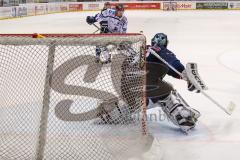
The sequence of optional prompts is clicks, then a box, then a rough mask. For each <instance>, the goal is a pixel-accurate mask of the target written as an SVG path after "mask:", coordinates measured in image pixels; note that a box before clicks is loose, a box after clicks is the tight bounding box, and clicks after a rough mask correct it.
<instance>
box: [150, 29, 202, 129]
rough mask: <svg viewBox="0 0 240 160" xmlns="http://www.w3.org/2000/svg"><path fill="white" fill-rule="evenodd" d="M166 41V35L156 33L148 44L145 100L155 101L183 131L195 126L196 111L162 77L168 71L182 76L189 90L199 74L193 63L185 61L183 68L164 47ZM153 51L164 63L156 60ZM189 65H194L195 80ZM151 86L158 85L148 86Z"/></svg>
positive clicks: (176, 75) (170, 73) (198, 115)
mask: <svg viewBox="0 0 240 160" xmlns="http://www.w3.org/2000/svg"><path fill="white" fill-rule="evenodd" d="M167 45H168V38H167V35H165V34H163V33H158V34H156V35H155V36H154V37H153V38H152V40H151V46H149V48H148V51H147V54H146V62H147V63H146V68H147V70H148V72H149V73H148V74H147V86H148V87H147V89H148V90H150V92H147V97H148V101H147V102H149V101H150V100H151V101H152V102H153V103H154V104H158V105H157V106H160V107H161V108H162V110H163V112H164V113H165V114H166V116H167V117H168V118H169V119H170V120H171V121H172V122H173V123H174V124H175V125H177V126H179V127H180V128H181V129H182V130H183V131H185V132H187V131H189V130H190V129H192V128H194V127H195V124H196V122H197V119H198V118H199V117H200V113H199V112H198V111H197V110H195V109H193V108H191V107H190V106H189V105H188V104H187V103H186V101H185V100H184V99H183V98H182V97H181V95H180V94H179V93H178V92H177V91H176V90H175V89H174V88H173V86H172V85H171V84H169V83H167V82H165V81H164V80H163V78H164V76H165V74H168V75H170V76H172V77H174V78H178V79H184V80H186V81H187V84H188V90H189V91H194V90H195V91H197V89H196V87H195V85H193V84H195V81H198V82H199V81H200V80H201V78H200V76H199V75H198V72H197V68H196V64H194V63H188V64H187V67H186V68H185V67H184V66H183V64H182V63H181V62H180V61H179V59H178V58H177V57H176V55H175V54H174V53H173V52H171V51H170V50H168V49H167ZM153 52H154V54H157V55H158V56H159V57H160V58H162V59H163V60H164V61H165V62H167V63H164V62H163V60H160V58H158V57H157V56H156V55H154V54H153ZM167 64H168V65H167ZM189 65H191V67H189ZM170 66H172V67H173V68H174V69H176V70H177V71H178V72H180V73H182V75H183V77H180V75H178V74H177V73H176V72H175V71H174V70H173V69H171V68H170ZM191 69H195V75H194V77H196V76H198V79H196V80H195V79H191V78H190V77H191V76H190V75H191V74H192V70H191ZM201 84H203V87H205V86H204V83H203V82H201ZM153 86H158V87H157V88H151V87H153ZM152 106H156V105H152Z"/></svg>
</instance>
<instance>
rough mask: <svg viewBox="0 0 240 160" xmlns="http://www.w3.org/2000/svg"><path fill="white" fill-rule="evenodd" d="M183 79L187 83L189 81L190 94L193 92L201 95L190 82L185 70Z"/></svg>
mask: <svg viewBox="0 0 240 160" xmlns="http://www.w3.org/2000/svg"><path fill="white" fill-rule="evenodd" d="M182 79H184V80H185V81H187V88H188V90H189V91H190V92H192V91H196V93H199V92H200V91H199V90H197V88H196V87H195V86H194V85H193V84H192V83H191V82H190V80H189V78H188V76H187V73H186V70H184V71H183V72H182Z"/></svg>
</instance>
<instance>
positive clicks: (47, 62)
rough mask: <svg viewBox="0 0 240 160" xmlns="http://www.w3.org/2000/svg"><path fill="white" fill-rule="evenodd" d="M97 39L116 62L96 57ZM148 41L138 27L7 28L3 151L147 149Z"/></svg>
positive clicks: (47, 153) (61, 155)
mask: <svg viewBox="0 0 240 160" xmlns="http://www.w3.org/2000/svg"><path fill="white" fill-rule="evenodd" d="M97 45H98V46H99V45H101V46H103V47H106V49H107V51H108V52H109V53H111V55H112V62H111V63H109V64H104V65H102V64H99V63H95V61H94V60H95V50H96V46H97ZM109 45H111V47H108V46H109ZM144 47H145V37H144V36H143V35H138V34H136V35H135V34H132V35H99V36H96V35H46V38H43V39H35V38H31V36H30V35H8V36H7V35H5V36H3V35H1V36H0V95H1V96H0V159H4V160H5V159H6V160H8V159H18V160H21V159H22V160H27V159H29V160H32V159H38V160H40V159H50V160H53V159H58V160H59V159H66V160H69V159H77V160H79V159H84V160H85V159H91V160H92V159H104V160H107V159H128V158H130V157H134V156H136V154H142V153H143V152H144V151H145V150H146V147H147V145H148V144H149V143H150V142H151V140H150V139H148V138H149V137H148V136H146V124H145V121H144V118H143V115H144V114H143V111H144V110H145V108H144V107H145V104H144V100H143V93H142V90H143V84H144V76H143V74H140V73H141V71H142V68H141V67H140V62H141V60H142V57H143V56H142V55H143V54H144ZM145 140H146V141H145Z"/></svg>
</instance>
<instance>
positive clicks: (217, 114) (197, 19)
mask: <svg viewBox="0 0 240 160" xmlns="http://www.w3.org/2000/svg"><path fill="white" fill-rule="evenodd" d="M95 13H96V12H76V13H62V14H52V15H42V16H37V17H27V18H21V19H14V20H4V21H1V22H0V33H35V32H37V33H92V32H94V31H95V30H96V28H94V26H90V25H88V24H87V23H86V22H85V18H86V16H87V15H94V14H95ZM126 16H127V17H128V21H129V29H128V32H139V31H143V32H144V34H145V35H146V37H147V40H148V43H149V42H150V39H151V37H152V36H153V35H154V34H155V33H157V32H164V33H166V34H167V35H168V38H169V41H170V43H169V49H171V50H172V51H173V52H176V54H177V56H178V57H179V58H180V59H181V60H182V62H183V63H187V62H197V63H198V65H199V72H200V75H201V76H202V78H203V79H204V81H205V82H206V84H207V85H208V87H209V91H207V93H209V95H211V96H212V97H214V98H215V99H216V100H217V101H219V102H220V103H221V104H223V105H227V104H228V102H229V101H230V100H233V101H234V102H235V103H236V104H237V108H236V111H235V112H234V113H233V115H232V116H231V117H229V116H228V115H226V114H225V113H224V112H222V111H221V110H219V109H218V108H217V107H215V106H214V104H212V103H211V102H210V101H208V100H207V99H206V98H205V97H204V96H202V95H201V94H194V93H190V92H188V91H187V89H186V84H185V82H183V81H179V80H175V79H173V78H166V79H167V80H169V81H170V82H171V83H172V84H174V86H175V88H176V89H177V90H178V91H179V92H180V93H181V94H182V96H183V97H184V98H185V99H186V100H187V101H188V103H189V104H190V105H191V106H192V107H194V108H196V109H198V110H199V111H200V112H201V113H202V116H201V118H200V121H199V123H198V125H197V127H196V129H195V130H193V131H192V132H191V133H189V135H184V134H183V133H182V132H180V131H179V130H178V128H176V127H174V126H173V125H171V124H170V123H169V122H167V120H165V119H164V117H160V116H159V112H160V113H161V111H159V108H154V109H151V110H149V111H148V113H149V115H150V114H155V115H156V116H157V118H158V119H157V120H151V121H150V122H149V130H150V132H151V133H152V134H153V135H154V137H155V140H154V142H153V145H152V147H151V149H150V151H149V152H148V153H146V154H145V155H143V156H142V157H140V158H138V159H141V158H142V159H146V160H160V159H161V160H176V159H177V160H193V159H194V160H206V159H213V160H226V159H229V160H238V159H239V156H240V152H239V151H240V149H239V148H240V109H239V108H238V107H239V104H240V63H239V60H240V51H239V44H240V21H239V19H240V12H239V11H179V12H161V11H128V12H126ZM0 114H1V113H0ZM160 115H161V114H160ZM152 117H154V116H152ZM159 118H161V120H159ZM153 119H154V118H153Z"/></svg>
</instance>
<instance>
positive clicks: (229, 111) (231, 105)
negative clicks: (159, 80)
mask: <svg viewBox="0 0 240 160" xmlns="http://www.w3.org/2000/svg"><path fill="white" fill-rule="evenodd" d="M149 51H150V53H151V54H153V55H154V56H155V57H157V58H158V59H159V60H161V61H162V62H163V63H164V64H166V65H167V66H168V67H169V68H171V69H172V70H173V71H174V72H176V73H177V74H178V75H179V76H181V77H182V78H183V77H184V76H183V74H182V73H180V72H179V71H177V70H176V69H175V68H174V67H172V66H171V65H170V64H169V63H168V62H167V61H165V60H164V59H163V58H161V57H160V56H159V55H158V54H157V53H156V52H155V51H154V50H152V49H151V48H149ZM195 87H196V88H197V89H198V90H199V91H200V92H201V93H202V94H203V95H204V96H205V97H206V98H208V99H209V100H210V101H211V102H213V103H214V104H215V105H216V106H218V107H219V108H220V109H222V110H223V111H224V112H225V113H227V114H228V115H231V114H232V113H233V111H234V110H235V107H236V105H235V103H234V102H232V101H230V103H229V105H228V106H227V107H224V106H222V105H221V104H219V103H218V102H217V101H216V100H215V99H213V98H212V97H211V96H209V95H208V94H207V93H206V92H205V91H204V89H203V88H202V87H200V86H199V85H196V86H195Z"/></svg>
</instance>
